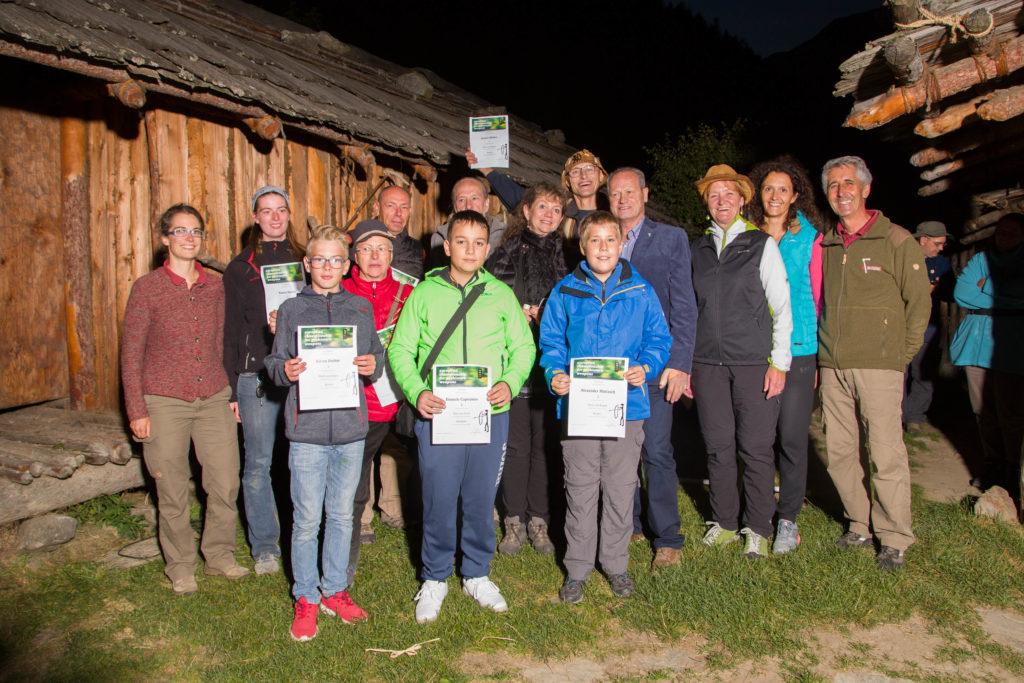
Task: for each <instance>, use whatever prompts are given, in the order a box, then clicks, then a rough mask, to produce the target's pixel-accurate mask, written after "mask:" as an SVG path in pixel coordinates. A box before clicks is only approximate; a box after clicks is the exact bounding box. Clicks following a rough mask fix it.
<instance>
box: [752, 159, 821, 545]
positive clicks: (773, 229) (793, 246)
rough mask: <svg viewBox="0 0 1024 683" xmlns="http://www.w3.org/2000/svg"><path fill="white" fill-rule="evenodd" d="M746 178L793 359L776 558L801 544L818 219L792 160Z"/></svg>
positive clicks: (782, 437)
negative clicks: (767, 241)
mask: <svg viewBox="0 0 1024 683" xmlns="http://www.w3.org/2000/svg"><path fill="white" fill-rule="evenodd" d="M750 179H751V181H752V182H753V183H754V187H755V188H756V190H757V196H756V197H755V198H754V201H752V202H751V203H750V220H751V222H752V223H753V224H754V225H756V226H758V227H759V228H760V229H761V230H763V231H764V232H766V233H768V234H769V235H771V236H772V237H773V238H774V239H775V242H776V243H777V244H778V245H779V252H780V253H781V254H782V262H783V263H784V264H785V265H786V278H787V279H788V280H789V305H790V310H791V311H792V313H793V334H792V337H791V338H790V351H791V352H792V354H793V361H792V363H791V365H790V368H789V372H788V373H787V374H786V387H785V389H784V390H783V392H782V395H781V399H782V405H781V407H780V410H779V420H778V422H777V423H776V433H777V436H778V442H777V448H778V458H779V502H778V505H777V506H776V516H777V517H778V521H777V522H776V527H775V541H774V543H773V544H772V552H774V553H775V554H778V555H781V554H783V553H787V552H789V551H790V550H793V549H795V548H796V547H797V546H798V545H799V544H800V531H799V529H798V528H797V524H796V515H797V513H798V512H800V509H801V507H803V502H804V494H805V493H806V492H807V429H808V427H809V426H810V424H811V413H812V412H813V411H814V389H815V385H816V377H817V372H818V362H817V360H818V309H819V307H820V303H821V233H820V232H818V230H817V229H816V226H818V225H820V224H821V217H820V215H819V213H818V210H817V207H816V205H815V201H814V184H813V183H812V182H811V180H810V177H809V176H808V175H807V171H806V170H805V169H804V167H803V166H801V165H800V164H799V163H798V162H797V161H796V160H795V159H793V158H792V157H789V156H783V157H779V158H777V159H773V160H771V161H764V162H761V163H759V164H757V165H756V166H754V168H753V170H751V172H750Z"/></svg>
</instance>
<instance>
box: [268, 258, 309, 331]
mask: <svg viewBox="0 0 1024 683" xmlns="http://www.w3.org/2000/svg"><path fill="white" fill-rule="evenodd" d="M260 279H261V280H263V296H264V298H265V299H266V300H267V322H268V323H269V322H270V312H271V311H276V310H277V309H278V308H280V307H281V304H282V303H284V302H285V301H287V300H288V299H291V298H292V297H293V296H295V295H296V294H298V293H299V292H301V291H302V288H303V287H305V286H306V276H305V274H304V273H303V272H302V264H301V263H299V262H297V261H296V262H295V263H277V264H274V265H272V266H260Z"/></svg>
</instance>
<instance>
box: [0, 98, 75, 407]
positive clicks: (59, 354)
mask: <svg viewBox="0 0 1024 683" xmlns="http://www.w3.org/2000/svg"><path fill="white" fill-rule="evenodd" d="M0 128H2V129H3V130H4V131H6V134H5V136H4V142H3V144H2V145H0V168H3V169H8V170H6V171H5V172H4V173H3V182H0V206H3V207H4V219H3V220H2V221H0V244H2V245H3V247H2V248H0V249H2V251H3V253H4V254H7V255H11V256H10V257H9V258H2V259H0V301H2V302H3V307H4V310H3V321H4V322H3V329H4V333H3V334H0V408H6V407H11V406H17V405H23V404H26V403H34V402H36V401H44V400H48V399H52V398H57V397H59V396H66V395H67V393H68V354H67V339H66V334H65V316H64V288H63V287H62V286H60V285H59V284H58V285H57V286H55V282H54V275H55V274H57V277H60V275H61V274H62V273H63V272H64V250H63V240H62V233H61V223H60V201H59V199H58V198H59V197H60V196H61V172H60V145H59V144H57V143H58V141H59V140H60V122H59V119H57V118H54V117H48V116H45V115H43V114H39V113H35V112H30V111H25V110H18V109H13V108H9V107H0ZM41 140H50V141H53V144H39V141H41ZM13 255H17V257H16V258H15V257H13ZM27 293H31V296H26V294H27Z"/></svg>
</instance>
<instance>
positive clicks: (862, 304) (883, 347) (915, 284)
mask: <svg viewBox="0 0 1024 683" xmlns="http://www.w3.org/2000/svg"><path fill="white" fill-rule="evenodd" d="M821 247H822V270H823V273H822V290H823V292H822V294H823V299H824V305H823V306H822V311H821V319H820V320H819V323H818V344H819V346H818V365H819V366H820V367H823V368H833V369H836V370H852V369H868V370H898V371H900V372H904V371H905V370H906V366H907V363H909V362H910V361H911V359H913V357H914V354H916V353H917V350H918V349H919V348H920V347H921V343H922V341H923V339H924V330H925V327H926V326H927V325H928V316H929V315H930V314H931V285H929V283H928V274H927V270H926V269H925V266H924V252H922V251H921V246H920V245H919V244H918V243H917V240H915V239H914V238H913V237H912V236H911V234H910V233H909V232H907V231H906V230H904V229H903V228H901V227H900V226H898V225H896V224H895V223H893V222H891V221H890V220H889V219H888V218H886V217H885V216H884V215H882V213H881V212H878V216H877V217H876V218H875V222H874V223H872V225H871V227H870V228H868V231H867V232H866V233H865V234H864V235H862V236H861V237H859V238H857V239H856V240H854V242H853V243H852V244H850V247H849V249H847V248H846V247H845V246H844V244H843V238H842V235H840V234H839V232H838V228H833V229H832V230H830V231H829V232H828V233H827V234H826V235H825V236H824V238H823V239H822V241H821Z"/></svg>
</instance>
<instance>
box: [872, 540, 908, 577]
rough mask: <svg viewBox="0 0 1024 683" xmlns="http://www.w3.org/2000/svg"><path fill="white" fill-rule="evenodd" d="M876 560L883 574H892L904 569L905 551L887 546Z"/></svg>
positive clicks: (880, 551) (879, 552)
mask: <svg viewBox="0 0 1024 683" xmlns="http://www.w3.org/2000/svg"><path fill="white" fill-rule="evenodd" d="M875 559H876V560H877V561H878V568H879V569H881V570H882V571H883V572H892V571H896V570H897V569H902V568H903V551H902V550H896V548H892V547H890V546H887V545H883V546H882V549H881V550H879V551H878V557H877V558H875Z"/></svg>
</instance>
